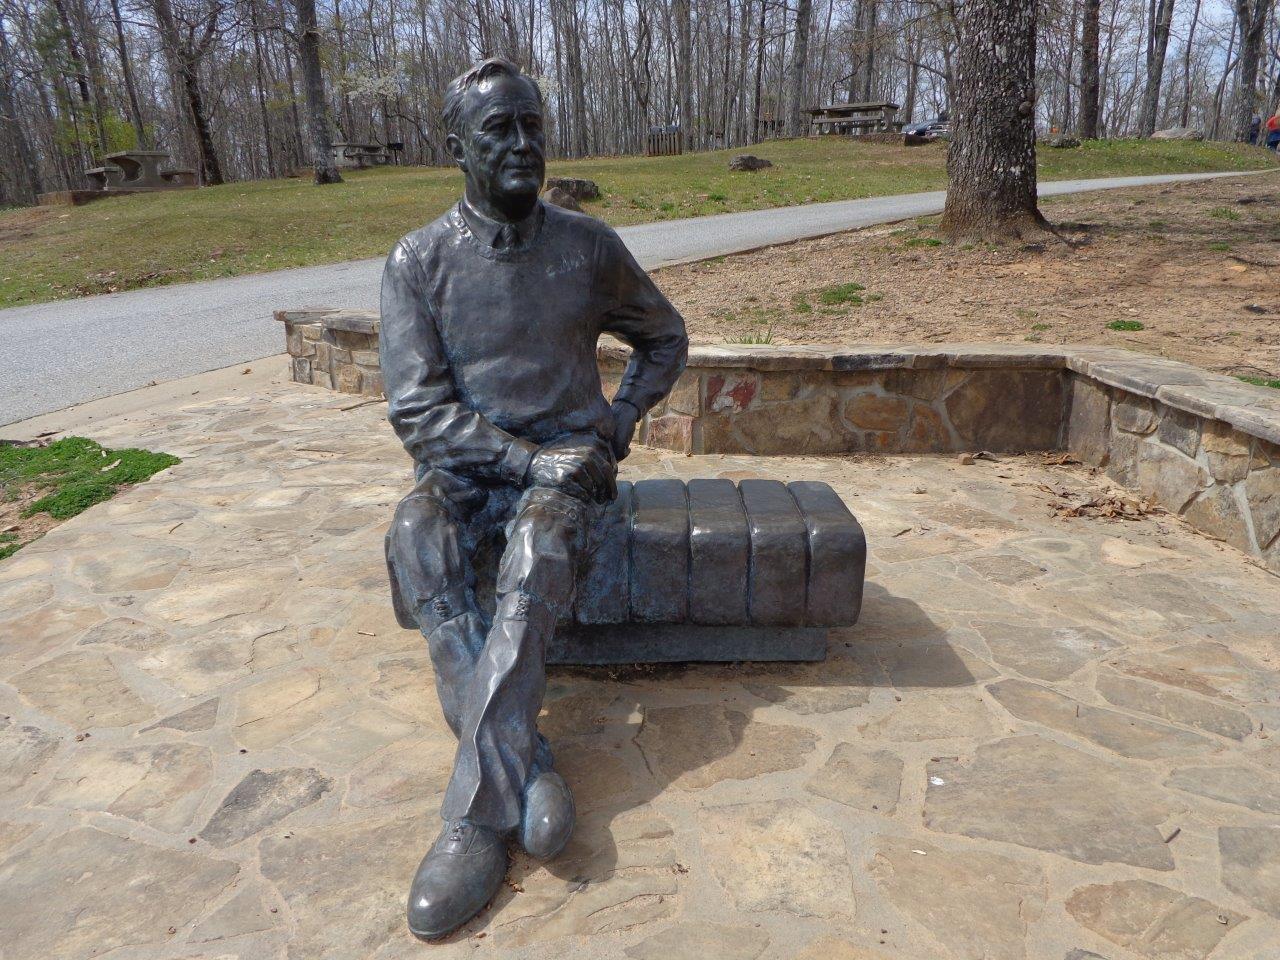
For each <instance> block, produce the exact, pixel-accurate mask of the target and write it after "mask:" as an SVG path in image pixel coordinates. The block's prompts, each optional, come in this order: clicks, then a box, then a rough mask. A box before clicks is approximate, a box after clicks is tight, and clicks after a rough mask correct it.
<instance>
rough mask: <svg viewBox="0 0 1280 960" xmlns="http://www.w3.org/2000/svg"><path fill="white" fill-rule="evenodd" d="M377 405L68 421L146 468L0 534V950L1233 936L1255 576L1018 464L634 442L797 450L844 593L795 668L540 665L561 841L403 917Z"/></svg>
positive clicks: (729, 956) (641, 952)
mask: <svg viewBox="0 0 1280 960" xmlns="http://www.w3.org/2000/svg"><path fill="white" fill-rule="evenodd" d="M383 415H384V408H383V405H382V404H380V403H378V402H373V401H368V402H362V401H361V400H360V399H359V398H354V397H351V396H344V395H340V394H333V393H330V392H327V391H323V390H321V389H319V388H313V387H304V386H299V385H297V384H292V383H284V382H282V380H281V379H277V380H276V381H275V382H273V383H271V384H270V385H269V386H267V387H266V388H265V389H263V390H260V391H257V392H256V393H254V394H253V395H228V396H208V395H202V396H201V397H200V398H198V401H196V400H193V402H192V403H190V405H187V406H184V407H181V408H179V409H176V410H175V409H163V410H157V411H154V412H151V413H142V414H134V415H133V416H131V417H128V418H126V417H123V416H122V417H118V418H116V419H114V420H105V421H100V422H99V423H97V424H96V425H95V427H94V430H93V436H94V438H95V439H97V440H99V441H100V442H102V443H104V444H106V445H109V446H123V445H141V446H146V447H148V448H150V449H153V450H163V451H166V452H170V453H174V454H177V455H178V456H181V457H182V458H183V463H182V464H180V465H179V466H177V467H174V468H172V469H171V470H169V471H167V472H166V473H164V474H161V475H160V476H158V477H156V478H155V479H154V480H152V481H151V482H149V483H147V484H144V485H142V486H139V487H137V488H134V489H132V490H129V491H126V492H125V493H123V494H121V495H120V496H118V497H117V498H116V499H115V500H112V501H111V502H109V503H106V504H102V505H100V506H97V507H95V508H93V509H91V510H90V511H88V512H87V513H85V514H83V515H81V516H80V517H77V518H76V519H74V520H72V521H70V522H68V523H66V524H64V525H62V526H61V527H58V528H57V529H55V530H54V531H52V532H51V533H50V534H48V535H47V536H46V537H45V538H44V539H42V540H40V541H38V542H36V543H34V544H32V545H30V546H28V547H26V548H24V549H23V550H22V551H21V552H20V553H18V554H17V555H16V556H14V557H13V558H12V559H10V560H8V561H5V562H3V563H0V680H2V681H3V682H0V917H3V920H2V921H0V928H2V929H3V932H4V936H3V938H2V940H0V957H3V958H4V960H28V958H30V960H37V958H39V960H49V958H81V957H109V958H112V960H151V958H197V957H199V958H208V960H214V958H218V960H224V958H225V960H230V958H244V960H261V958H290V960H314V958H366V957H367V958H376V960H392V958H396V960H399V958H409V957H414V958H420V957H441V958H445V957H457V956H466V957H490V956H491V957H502V958H522V957H529V958H553V957H554V958H593V960H594V958H634V960H679V958H686V957H690V958H698V960H718V958H726V960H739V958H741V960H754V958H757V957H765V958H775V957H776V958H782V960H792V958H796V960H800V958H803V960H842V958H843V960H850V958H857V960H875V958H880V960H885V958H902V960H907V958H909V960H931V958H948V960H951V958H954V960H1024V958H1030V960H1040V958H1047V960H1068V958H1069V960H1085V958H1096V957H1104V958H1108V960H1133V958H1153V960H1154V958H1159V960H1166V958H1169V960H1172V958H1186V960H1197V958H1212V960H1275V958H1276V957H1277V956H1280V953H1278V952H1277V947H1276V944H1277V943H1280V748H1278V747H1277V745H1276V741H1275V740H1273V739H1272V733H1271V731H1272V730H1273V729H1274V728H1276V727H1280V672H1278V668H1280V636H1278V635H1280V627H1278V626H1277V624H1278V623H1280V578H1277V577H1276V576H1274V575H1272V574H1269V573H1267V572H1265V571H1264V570H1262V569H1259V568H1258V567H1257V566H1255V565H1253V564H1252V563H1251V562H1250V561H1248V560H1247V559H1246V558H1245V556H1244V555H1243V554H1241V553H1238V552H1236V551H1235V550H1234V549H1233V548H1231V547H1227V546H1224V545H1222V544H1220V543H1217V542H1214V541H1212V540H1209V539H1207V538H1205V537H1204V536H1202V535H1200V534H1198V533H1196V532H1194V531H1193V530H1191V529H1190V528H1189V527H1187V526H1186V525H1185V524H1184V523H1183V522H1182V521H1180V520H1177V519H1173V518H1169V517H1163V516H1154V517H1147V518H1144V519H1142V520H1138V521H1111V522H1108V521H1104V520H1096V519H1085V518H1076V519H1060V518H1059V517H1057V516H1056V515H1055V514H1054V512H1053V511H1052V510H1051V509H1050V503H1051V502H1052V500H1053V498H1052V497H1051V495H1050V493H1048V492H1046V491H1045V490H1044V489H1043V488H1042V487H1041V486H1040V485H1041V484H1047V485H1049V486H1050V487H1052V488H1054V489H1057V490H1063V489H1066V490H1068V491H1071V492H1073V493H1076V494H1078V496H1079V498H1080V499H1081V500H1083V499H1086V498H1087V497H1088V496H1092V495H1094V494H1096V493H1098V492H1100V491H1102V490H1103V489H1104V488H1106V487H1107V486H1108V485H1109V481H1107V480H1106V478H1105V477H1102V476H1099V475H1096V474H1094V473H1092V472H1090V471H1088V470H1086V469H1084V468H1081V467H1070V466H1050V465H1047V464H1045V463H1044V462H1042V458H1041V457H1039V456H1038V455H1037V456H1034V457H1027V458H1019V457H1002V458H1001V460H999V461H998V462H991V461H985V460H979V461H977V462H976V463H973V464H970V465H963V464H961V463H960V462H959V461H957V459H956V458H955V457H954V456H933V457H911V456H902V457H893V458H883V457H873V456H856V457H851V458H808V459H801V458H779V457H769V458H755V457H747V456H692V457H689V456H684V455H680V454H675V453H661V452H658V451H652V450H649V451H645V450H642V451H639V452H638V453H637V454H636V455H635V456H633V458H632V459H631V460H629V461H628V462H627V464H626V466H625V471H624V473H625V475H626V476H627V477H629V478H632V479H635V478H640V477H644V476H652V475H672V476H678V477H682V478H690V477H694V476H724V477H730V478H734V479H739V478H743V477H747V476H765V477H776V478H779V479H784V480H790V479H796V478H811V479H821V480H825V481H827V482H829V483H830V484H832V486H834V487H835V488H836V490H837V491H838V492H840V493H841V495H842V496H844V498H845V499H846V501H847V502H848V503H849V505H850V506H851V507H852V508H853V509H854V511H855V512H856V513H857V514H858V516H859V519H860V520H861V521H862V523H863V525H864V526H865V528H866V531H867V538H868V543H869V549H870V555H871V562H870V563H869V565H868V577H869V583H868V586H867V596H866V604H865V607H864V610H863V616H862V621H861V623H860V624H859V625H858V626H857V627H855V628H853V629H849V630H844V631H835V632H833V634H832V637H831V652H830V657H829V659H828V660H827V661H826V662H825V663H819V664H803V665H787V664H775V665H768V666H760V665H758V666H750V665H747V666H726V665H719V666H696V665H694V666H686V667H663V668H629V669H623V670H605V669H593V670H587V669H556V670H553V672H552V675H551V679H550V686H549V691H548V696H547V706H546V715H545V717H544V719H543V729H544V731H545V733H546V734H547V736H548V737H549V738H550V739H551V740H552V743H553V746H554V748H555V750H556V754H557V758H558V763H559V766H560V768H561V769H562V770H563V771H564V773H565V776H566V777H567V778H568V780H569V781H570V783H571V784H572V786H573V788H574V790H575V793H576V796H577V799H578V805H579V810H580V824H579V827H578V830H577V833H576V835H575V838H574V840H573V842H572V845H571V847H570V849H569V850H568V852H567V853H566V854H565V855H564V856H563V857H561V858H560V859H559V860H557V861H556V862H554V863H552V864H549V865H546V866H539V865H536V864H532V863H529V862H527V861H526V860H525V859H524V858H522V857H516V859H515V861H514V863H513V866H512V869H511V873H510V875H509V880H508V884H507V888H506V889H505V890H504V891H503V892H502V894H501V895H500V896H499V898H498V900H497V901H496V902H495V904H494V905H493V907H492V908H491V909H490V910H489V911H488V912H486V913H485V914H484V915H483V916H482V917H481V918H480V919H479V920H478V921H476V922H473V923H472V924H470V925H469V926H468V927H466V928H464V930H463V931H461V932H460V933H459V934H458V935H456V936H454V937H453V938H451V939H450V940H449V941H448V942H446V943H444V944H440V945H431V946H428V945H424V944H421V943H418V942H417V941H415V940H414V939H413V938H412V937H411V936H410V935H409V934H408V933H407V931H406V930H405V927H404V921H403V907H404V896H405V893H406V889H407V885H408V881H409V878H410V876H411V874H412V871H413V868H414V866H415V865H416V864H417V861H418V859H419V857H420V856H421V854H422V852H423V851H424V849H425V847H426V845H427V844H428V842H429V840H430V839H431V837H432V836H433V835H434V832H435V830H436V822H435V810H436V807H437V805H438V803H439V799H440V794H441V791H442V788H443V786H444V783H445V778H446V776H447V774H448V771H449V767H450V763H451V760H452V752H453V750H452V742H451V736H450V734H449V732H448V730H447V728H446V727H445V726H444V723H443V721H442V720H441V718H440V716H439V709H438V705H437V703H436V698H435V693H434V687H433V680H432V677H431V666H430V662H429V659H428V657H427V653H426V649H425V644H424V642H423V641H422V639H421V638H420V637H419V636H416V635H415V634H413V633H411V632H408V631H404V630H401V629H399V628H398V627H397V626H396V624H395V620H394V618H393V616H392V612H391V607H390V603H389V600H388V588H387V583H386V574H385V568H384V566H383V562H382V533H383V531H384V530H385V527H386V524H387V522H388V521H389V519H390V515H391V510H392V508H393V506H394V504H395V503H396V501H397V500H398V499H399V497H400V496H402V495H403V493H404V492H405V491H406V490H407V488H408V486H409V463H408V460H407V458H406V456H405V455H404V453H403V452H402V450H401V449H400V448H399V445H398V444H397V442H396V441H395V439H394V437H393V436H392V434H391V432H390V429H389V428H388V427H387V425H386V424H385V422H384V420H383Z"/></svg>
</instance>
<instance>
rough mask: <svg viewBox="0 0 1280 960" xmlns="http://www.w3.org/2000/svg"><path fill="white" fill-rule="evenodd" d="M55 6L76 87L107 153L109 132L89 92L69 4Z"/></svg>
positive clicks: (101, 149)
mask: <svg viewBox="0 0 1280 960" xmlns="http://www.w3.org/2000/svg"><path fill="white" fill-rule="evenodd" d="M53 7H54V9H55V10H56V11H57V13H58V22H59V23H60V24H61V25H62V33H63V38H64V40H65V41H66V44H67V57H68V59H69V60H70V61H71V69H72V70H73V71H74V76H75V79H76V87H77V89H78V90H79V91H80V103H81V105H82V106H83V107H84V112H85V114H86V115H87V116H88V118H89V120H90V122H91V123H92V124H93V127H94V133H95V135H96V137H97V141H98V150H99V152H100V153H106V152H107V134H106V131H105V129H104V128H103V126H102V116H101V115H100V114H99V113H98V111H97V109H96V106H95V104H94V98H93V94H92V93H90V92H89V72H88V69H87V68H86V67H85V61H84V54H82V53H81V52H80V45H79V44H78V43H77V42H76V31H75V28H74V27H73V26H72V24H71V17H70V16H69V15H68V13H67V6H66V4H65V3H63V0H53Z"/></svg>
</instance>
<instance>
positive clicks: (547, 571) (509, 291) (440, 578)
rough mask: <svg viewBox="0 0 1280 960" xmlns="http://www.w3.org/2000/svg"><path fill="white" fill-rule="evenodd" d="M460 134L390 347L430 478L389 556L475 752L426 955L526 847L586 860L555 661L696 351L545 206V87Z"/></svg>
mask: <svg viewBox="0 0 1280 960" xmlns="http://www.w3.org/2000/svg"><path fill="white" fill-rule="evenodd" d="M444 120H445V124H446V127H447V129H448V139H447V141H446V143H447V146H448V150H449V152H450V155H451V156H452V157H453V158H454V160H455V161H456V162H457V164H458V166H459V167H460V168H461V170H462V172H463V173H464V175H465V178H466V193H465V196H464V198H463V199H462V200H461V202H459V203H458V204H457V205H456V206H455V207H453V208H452V209H451V210H449V211H448V212H447V213H445V214H444V215H443V216H442V217H440V218H439V219H438V220H435V221H434V222H432V223H430V224H428V225H427V226H425V227H423V228H421V229H419V230H415V231H414V232H413V233H410V234H409V235H408V236H406V237H405V238H404V239H403V240H401V241H400V242H399V243H398V244H396V246H395V248H394V249H393V250H392V251H391V255H390V257H389V258H388V259H387V265H386V270H385V272H384V274H383V279H382V326H381V346H380V350H381V364H382V372H383V377H384V379H385V383H386V394H387V399H388V405H389V406H388V417H389V419H390V421H391V424H392V426H393V427H394V428H395V430H396V433H397V434H398V435H399V437H400V438H401V440H402V441H403V442H404V445H405V448H406V449H407V450H408V451H409V454H410V455H411V456H412V457H413V460H414V463H415V466H416V477H417V483H416V485H415V487H414V488H413V491H412V492H411V493H410V494H409V495H408V496H407V497H406V498H405V499H404V500H403V501H402V502H401V503H400V505H399V506H398V507H397V509H396V514H395V519H394V522H393V526H392V529H391V531H390V532H389V534H388V541H387V548H388V557H389V559H390V560H391V561H392V564H391V566H392V568H393V570H394V571H395V573H394V575H395V576H396V577H397V587H398V591H399V594H400V596H401V598H402V599H403V600H404V602H405V603H406V604H407V605H408V606H409V608H410V609H411V611H412V615H413V618H414V619H415V620H416V621H417V623H418V625H419V626H420V627H421V629H422V632H423V634H424V635H425V636H426V638H427V644H428V646H429V648H430V652H431V659H432V663H433V664H434V667H435V675H436V686H437V690H438V693H439V697H440V703H441V706H442V708H443V710H444V715H445V719H446V721H447V722H448V724H449V726H450V728H451V729H452V730H453V732H454V734H455V735H456V736H457V738H458V752H457V756H456V759H455V761H454V768H453V774H452V776H451V778H450V780H449V785H448V787H447V789H446V791H445V796H444V803H443V806H442V808H441V811H440V812H441V817H442V818H443V819H444V828H443V830H442V831H441V832H440V835H439V838H438V839H437V840H436V842H435V844H434V845H433V846H432V847H431V849H430V851H428V853H427V854H426V856H425V858H424V859H423V861H422V863H421V865H420V866H419V867H418V871H417V873H416V875H415V876H414V879H413V884H412V888H411V890H410V894H409V927H410V929H411V930H412V931H413V933H414V934H415V935H417V936H419V937H422V938H424V939H435V938H438V937H443V936H445V935H446V934H448V933H450V932H451V931H453V930H455V929H456V928H457V927H459V926H461V925H462V924H463V923H465V922H466V921H467V920H469V919H471V918H472V917H473V916H475V915H476V914H477V913H478V912H479V911H480V910H482V909H483V908H484V906H485V905H486V904H487V903H488V902H489V900H490V899H491V898H492V897H493V895H494V894H495V893H496V892H497V890H498V889H499V887H500V886H501V884H502V880H503V877H504V876H505V874H506V869H507V843H508V841H509V840H511V839H515V840H516V841H518V842H519V843H520V844H521V846H523V847H524V849H525V850H526V851H528V852H529V853H530V854H531V855H533V856H535V857H538V858H542V859H546V858H551V857H554V856H556V855H557V854H558V853H559V852H560V851H561V850H562V849H563V848H564V845H565V844H566V843H567V842H568V839H569V836H570V834H571V833H572V830H573V822H574V807H573V798H572V795H571V794H570V792H569V787H568V785H567V784H566V783H565V781H564V780H563V779H562V778H561V777H560V775H559V774H557V773H556V772H555V770H554V767H553V763H552V756H551V751H550V749H549V748H548V745H547V742H546V741H545V740H544V739H543V738H542V737H541V736H540V735H539V734H538V730H537V717H538V713H539V711H540V709H541V706H542V697H543V692H544V690H545V687H546V669H545V663H544V658H545V650H546V646H547V642H548V640H549V638H550V636H551V633H552V631H553V630H554V628H555V625H556V621H557V618H558V617H559V615H560V614H561V612H562V611H563V609H564V607H565V605H566V604H567V603H568V602H569V601H570V599H571V597H572V596H573V589H574V577H575V574H576V570H577V564H578V556H579V553H580V551H581V549H582V545H583V538H584V535H585V532H586V530H587V529H588V527H589V526H590V524H591V522H592V521H593V519H594V518H595V516H596V515H597V513H598V511H600V510H601V509H602V505H603V504H606V503H608V502H609V501H610V500H611V499H612V498H613V497H614V496H615V495H616V475H617V464H618V461H619V460H621V459H622V458H623V457H625V456H626V455H627V451H628V448H629V445H630V443H631V439H632V436H633V434H634V432H635V428H636V424H637V422H638V421H639V420H640V418H641V417H642V416H643V415H644V414H645V413H646V412H647V411H648V410H649V409H650V407H652V406H653V405H654V404H655V403H657V402H658V401H659V400H660V399H661V398H662V397H663V396H665V395H666V393H667V392H668V391H669V390H670V389H671V387H672V385H673V384H674V383H675V381H676V379H677V378H678V377H679V375H680V373H681V371H682V369H683V367H684V362H685V357H686V353H687V349H688V338H687V336H686V334H685V328H684V321H683V320H682V319H681V317H680V314H679V313H677V312H676V310H675V309H674V308H673V307H672V306H671V304H670V303H668V302H667V300H666V298H665V297H663V296H662V294H661V293H660V292H659V291H658V290H657V288H656V287H655V286H654V284H653V282H652V281H651V280H650V279H649V277H648V276H647V275H646V274H645V272H644V271H643V270H642V269H641V268H640V266H639V265H638V264H637V263H636V262H635V260H634V259H633V258H632V257H631V255H630V254H629V253H628V252H627V249H626V247H625V246H624V245H623V243H622V241H621V240H620V239H619V238H618V236H617V234H616V233H614V231H613V230H612V229H610V228H609V227H608V226H606V225H605V224H603V223H601V222H600V221H598V220H595V219H593V218H592V217H589V216H586V215H583V214H579V213H572V212H569V211H566V210H562V209H560V208H558V207H555V206H551V205H548V204H544V203H543V202H542V201H541V200H540V199H539V191H540V189H541V187H542V182H543V176H544V172H545V169H544V168H545V159H544V142H543V127H542V97H541V93H540V91H539V89H538V87H537V85H536V84H535V83H534V82H533V81H532V80H531V79H530V78H529V77H527V76H525V75H524V74H522V73H521V72H520V70H519V68H518V67H516V66H515V65H514V64H511V63H508V62H506V61H504V60H498V59H493V60H486V61H485V62H484V63H481V64H479V65H478V66H476V67H474V68H473V69H471V70H469V71H468V72H467V73H465V74H463V75H462V76H460V77H458V78H457V79H455V80H454V81H453V82H452V83H450V84H449V87H448V90H447V92H446V95H445V102H444ZM606 332H607V333H612V334H614V335H616V336H618V337H619V338H621V339H622V340H624V341H625V342H627V343H628V344H629V345H630V346H631V347H632V348H633V353H632V358H631V361H630V363H629V365H628V367H627V370H626V373H625V375H624V377H623V381H622V384H621V386H620V388H619V390H618V392H617V395H616V396H615V397H614V398H613V402H612V405H611V404H610V402H609V401H608V400H606V399H605V397H604V395H603V392H602V388H601V383H600V375H599V371H598V369H597V366H596V341H597V339H598V338H599V336H600V335H601V334H602V333H606Z"/></svg>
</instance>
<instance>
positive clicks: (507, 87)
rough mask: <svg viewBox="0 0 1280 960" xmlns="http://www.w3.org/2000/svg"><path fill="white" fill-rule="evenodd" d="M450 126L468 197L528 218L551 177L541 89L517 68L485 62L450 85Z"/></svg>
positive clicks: (448, 142)
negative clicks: (546, 153)
mask: <svg viewBox="0 0 1280 960" xmlns="http://www.w3.org/2000/svg"><path fill="white" fill-rule="evenodd" d="M444 123H445V129H446V130H447V131H448V138H447V139H446V140H445V146H446V148H447V149H448V151H449V155H450V156H452V157H453V159H454V162H455V163H457V164H458V166H459V167H460V168H461V169H462V172H463V173H464V174H465V175H466V178H467V194H468V196H470V197H472V198H475V199H479V200H482V201H486V202H487V203H488V204H489V205H491V206H492V207H493V208H495V209H496V210H498V211H499V212H501V213H503V214H504V215H506V216H507V217H509V218H511V219H520V218H521V217H523V216H525V215H527V214H528V213H529V211H530V210H532V209H533V204H534V203H535V202H536V201H537V199H538V191H539V190H541V189H542V178H543V175H544V174H545V172H546V156H545V145H544V142H543V134H542V91H541V90H539V89H538V85H537V84H536V83H534V82H533V80H532V79H531V78H530V77H528V76H527V75H525V74H524V73H521V71H520V68H519V67H517V66H516V65H515V64H514V63H511V62H509V61H507V60H502V59H498V58H496V57H495V58H493V59H490V60H485V61H484V62H483V63H480V64H477V65H476V66H474V67H472V68H471V69H470V70H468V71H467V72H466V73H464V74H463V75H462V76H460V77H457V78H456V79H454V80H453V81H452V82H451V83H450V84H449V87H448V89H447V90H446V91H445V95H444Z"/></svg>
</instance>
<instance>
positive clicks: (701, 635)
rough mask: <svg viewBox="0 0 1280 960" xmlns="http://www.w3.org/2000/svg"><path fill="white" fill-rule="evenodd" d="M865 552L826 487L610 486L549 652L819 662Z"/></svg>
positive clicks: (843, 621)
mask: <svg viewBox="0 0 1280 960" xmlns="http://www.w3.org/2000/svg"><path fill="white" fill-rule="evenodd" d="M866 555H867V547H866V539H865V537H864V536H863V532H862V527H861V526H859V524H858V521H857V520H856V519H855V518H854V516H853V514H852V513H850V512H849V508H848V507H846V506H845V504H844V502H843V501H842V500H841V499H840V497H839V495H838V494H837V493H836V492H835V491H834V490H832V489H831V487H829V486H828V485H827V484H825V483H819V482H816V481H796V482H793V483H790V484H783V483H780V482H779V481H776V480H743V481H742V482H741V483H739V484H736V485H735V484H734V483H733V482H731V481H729V480H691V481H689V483H688V484H686V483H684V482H683V481H681V480H675V479H662V480H640V481H637V482H635V483H619V484H618V499H617V500H615V501H614V502H613V503H612V504H610V505H609V507H608V508H607V509H606V510H605V512H604V513H603V515H602V516H601V517H600V519H599V520H598V521H597V522H596V523H595V525H594V526H593V527H592V529H591V530H590V531H589V533H588V538H587V548H586V552H585V555H584V557H583V565H582V569H581V570H580V571H579V575H578V582H577V589H576V593H575V597H574V601H573V604H572V607H571V609H570V610H568V611H566V612H565V615H564V617H563V622H562V623H561V624H560V625H559V627H558V628H557V630H556V634H555V637H554V638H553V640H552V642H551V645H550V647H549V648H548V651H547V660H548V662H551V663H628V662H658V661H686V660H820V659H822V657H823V656H825V653H826V634H827V630H828V628H831V627H843V626H852V625H853V624H854V623H856V622H857V620H858V614H859V613H860V612H861V609H862V586H863V575H864V572H865V569H866ZM396 586H397V584H396V579H395V576H394V575H393V576H392V593H393V599H394V600H396V602H397V608H396V612H397V616H398V617H399V618H400V621H401V624H402V625H404V626H410V625H412V619H411V615H410V613H409V611H405V610H403V609H402V606H403V604H402V603H400V602H399V598H398V591H397V589H396Z"/></svg>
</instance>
